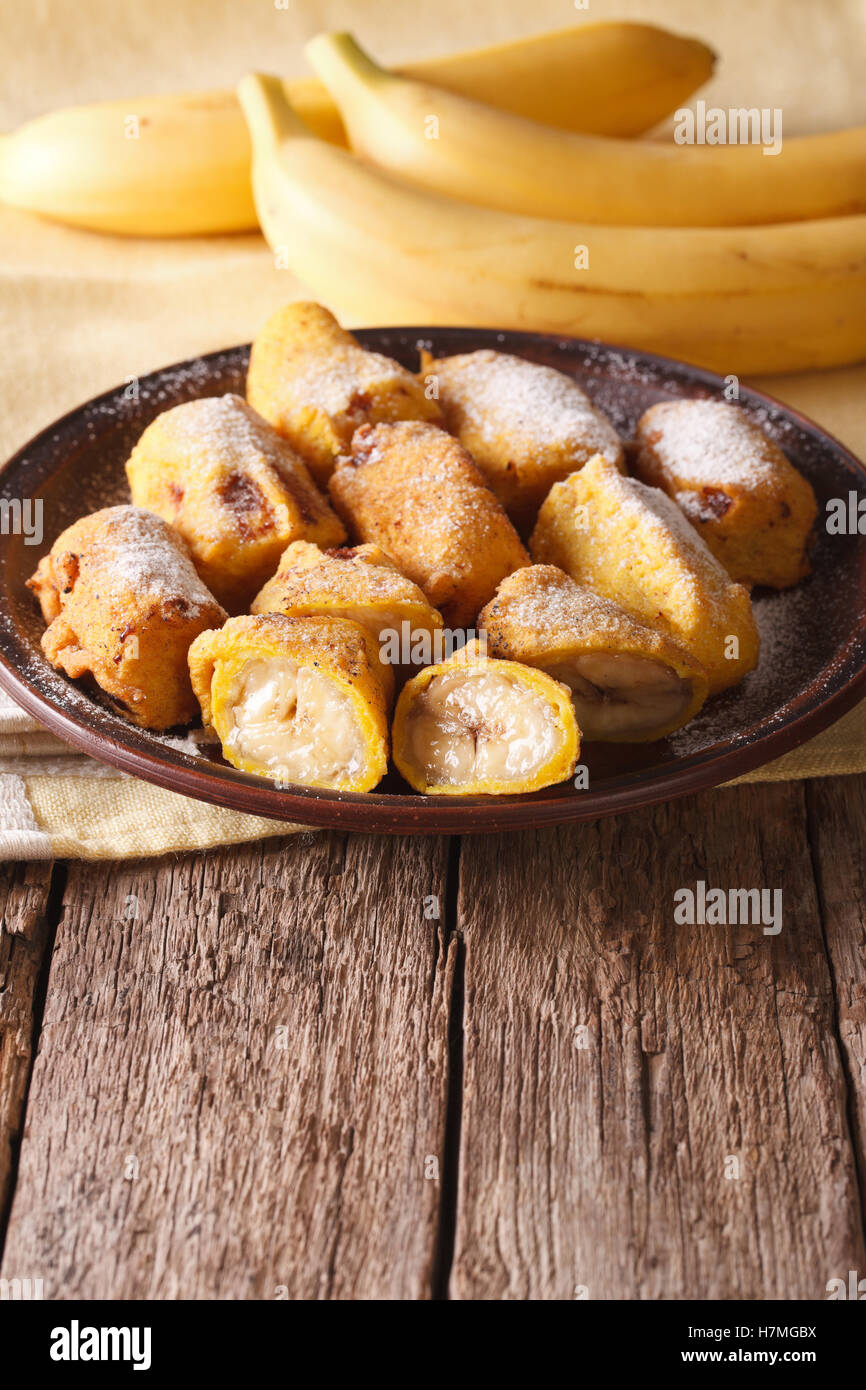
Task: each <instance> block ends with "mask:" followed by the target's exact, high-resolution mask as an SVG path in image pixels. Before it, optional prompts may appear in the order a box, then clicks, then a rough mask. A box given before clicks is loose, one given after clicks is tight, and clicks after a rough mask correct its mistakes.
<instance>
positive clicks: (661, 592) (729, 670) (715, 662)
mask: <svg viewBox="0 0 866 1390" xmlns="http://www.w3.org/2000/svg"><path fill="white" fill-rule="evenodd" d="M529 548H530V550H531V552H532V557H533V559H534V560H536V561H537V562H538V563H539V564H546V565H558V566H559V568H560V569H563V570H565V572H566V574H569V575H570V576H571V578H572V579H574V580H575V582H576V583H578V584H584V585H586V586H587V588H590V589H592V590H594V592H595V593H597V594H600V595H601V596H602V597H603V598H609V599H612V600H613V601H614V603H618V604H619V605H620V607H621V608H624V609H625V610H626V612H627V613H631V614H632V616H633V617H635V618H638V619H639V620H640V621H641V622H644V623H648V624H649V625H650V627H654V628H657V629H658V630H659V631H660V632H663V633H665V634H666V635H667V636H668V637H672V638H673V639H674V641H676V642H678V643H679V644H680V646H682V647H685V649H686V651H687V652H689V653H690V654H691V655H692V656H693V657H694V658H695V660H696V661H698V662H699V663H700V665H701V666H702V667H703V668H704V670H705V671H706V674H707V679H708V681H709V693H710V694H711V695H713V694H715V693H716V691H719V690H725V689H726V688H727V687H728V686H731V685H736V684H737V683H738V682H739V681H741V680H742V678H743V676H745V675H746V673H747V672H748V671H751V670H753V669H754V667H755V666H757V664H758V654H759V648H760V639H759V637H758V629H757V626H756V624H755V619H754V615H753V613H752V605H751V602H750V599H749V594H748V590H746V589H744V588H743V586H742V585H741V584H734V583H732V581H731V579H730V577H729V576H728V574H727V572H726V571H725V570H724V569H723V568H722V566H721V565H720V564H719V562H718V560H717V559H716V558H715V556H714V555H712V554H711V552H710V551H709V550H708V549H707V547H706V545H705V544H704V542H703V541H702V540H701V538H700V536H699V535H698V533H697V532H696V531H695V530H694V528H693V527H692V526H691V525H690V524H689V522H688V521H686V519H685V517H684V516H683V513H682V512H681V511H680V509H679V507H677V505H676V503H674V502H672V501H671V499H670V498H669V497H668V496H667V494H666V493H664V492H662V491H660V489H659V488H655V487H647V486H646V484H645V483H641V482H638V481H637V480H636V479H635V478H626V477H623V475H622V474H621V473H619V472H618V470H617V469H616V468H615V467H614V465H613V464H610V463H608V462H607V460H606V459H603V458H601V457H600V456H599V457H596V458H594V459H591V460H590V462H589V463H588V464H586V465H585V467H584V468H582V469H581V471H580V472H579V473H573V474H572V475H571V477H570V478H567V479H566V480H565V482H562V483H555V484H554V486H553V487H552V488H551V490H550V494H549V495H548V497H547V500H546V501H545V503H544V506H543V507H542V508H541V511H540V512H539V514H538V522H537V523H536V527H535V530H534V532H533V533H532V539H531V541H530V547H529Z"/></svg>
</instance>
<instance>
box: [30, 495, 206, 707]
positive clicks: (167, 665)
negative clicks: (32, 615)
mask: <svg viewBox="0 0 866 1390" xmlns="http://www.w3.org/2000/svg"><path fill="white" fill-rule="evenodd" d="M27 582H28V585H29V587H30V588H31V589H32V590H33V592H34V593H35V594H36V597H37V598H38V600H39V604H40V606H41V608H42V616H43V618H44V619H45V621H46V622H47V623H48V624H49V626H48V627H47V628H46V630H45V632H44V633H43V634H42V650H43V651H44V653H45V655H46V656H47V658H48V660H49V661H50V662H51V665H52V666H54V667H56V668H57V669H58V670H60V671H65V672H66V674H67V676H71V677H72V679H73V680H77V679H78V678H79V677H81V676H89V677H91V678H92V679H93V680H94V681H95V682H96V684H97V685H98V686H99V687H100V688H101V689H102V690H103V691H105V693H106V695H108V696H109V697H110V698H111V700H112V702H113V703H114V704H115V705H116V706H117V708H118V710H119V712H120V713H121V714H122V715H124V717H125V718H126V719H129V720H130V721H131V722H132V723H133V724H138V725H140V726H141V727H142V728H144V729H170V728H172V727H173V726H174V725H176V724H188V723H189V721H190V720H191V719H192V718H193V717H194V716H195V714H196V713H197V710H198V707H197V705H196V700H195V696H194V695H193V691H192V686H191V685H190V679H189V671H188V669H187V660H186V658H187V651H188V650H189V646H190V643H191V642H192V640H193V638H195V637H197V636H198V634H199V633H200V632H203V631H204V630H205V628H209V627H213V625H214V623H221V622H223V621H224V620H225V616H226V615H225V613H224V611H223V609H222V608H221V607H220V605H219V604H218V603H217V601H216V599H215V598H214V597H213V595H212V594H210V593H209V592H208V590H207V589H206V588H205V586H204V584H203V583H202V582H201V580H200V579H199V577H198V575H197V574H196V572H195V568H194V566H193V563H192V560H191V559H190V556H189V551H188V550H187V548H186V546H185V545H184V542H183V541H182V540H181V538H180V536H178V535H177V533H176V532H175V531H173V530H172V528H171V527H170V526H167V525H166V523H165V522H164V521H163V520H162V519H161V518H160V517H158V516H154V515H153V513H152V512H145V511H141V510H139V508H138V507H106V508H105V509H104V510H103V511H100V512H94V513H93V514H92V515H91V516H85V517H82V518H81V519H80V520H79V521H76V522H74V524H73V525H72V526H70V527H68V528H67V530H65V531H64V532H63V533H62V534H61V535H60V536H58V537H57V540H56V541H55V542H54V544H53V546H52V547H51V550H50V551H49V553H48V554H47V555H45V556H43V558H42V559H41V560H40V562H39V568H38V569H37V571H36V573H35V574H34V575H33V577H32V578H31V579H29V580H28V581H27Z"/></svg>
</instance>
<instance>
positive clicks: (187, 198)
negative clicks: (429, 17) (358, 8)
mask: <svg viewBox="0 0 866 1390" xmlns="http://www.w3.org/2000/svg"><path fill="white" fill-rule="evenodd" d="M713 63H714V58H713V54H712V52H711V51H710V49H708V48H707V47H706V45H704V44H702V43H699V42H698V41H697V40H695V39H687V38H681V37H680V36H679V35H676V34H671V33H668V32H667V31H666V30H664V29H657V28H654V27H653V26H651V25H648V24H619V23H611V24H588V25H578V26H576V27H574V28H571V29H563V30H560V31H559V32H557V33H553V34H543V35H540V36H538V37H536V38H531V39H521V40H517V41H516V42H513V43H507V44H498V45H495V46H494V47H492V48H482V49H476V50H473V51H471V52H467V53H458V54H456V55H454V56H452V57H446V58H436V59H432V60H429V61H427V62H424V63H418V64H410V65H409V66H407V67H406V68H405V69H403V71H405V72H406V73H409V74H411V75H415V76H417V77H418V78H419V79H421V80H424V81H429V82H437V83H439V84H441V86H443V87H445V88H447V89H450V90H451V91H454V92H458V93H463V94H464V95H470V96H472V95H474V96H477V97H478V98H479V99H481V100H486V101H493V102H495V103H497V104H499V105H502V106H505V107H508V108H509V109H511V110H514V111H517V112H519V113H521V114H523V115H530V116H535V117H536V118H537V119H538V120H542V121H549V122H551V123H552V124H555V125H560V126H565V127H568V128H571V129H585V130H591V131H603V132H605V133H607V134H617V135H635V134H638V133H640V132H641V131H642V130H646V129H648V128H649V127H650V126H652V125H654V124H655V123H656V122H657V121H659V120H661V119H662V117H663V116H665V115H667V114H668V112H670V111H672V110H673V109H674V108H675V107H676V106H677V105H678V104H680V103H681V102H683V101H685V100H686V98H687V97H688V96H689V95H690V94H691V92H693V91H694V90H695V88H696V87H698V86H700V84H701V83H702V82H705V81H706V79H707V78H708V77H709V76H710V74H711V72H712V69H713ZM286 92H287V94H288V96H289V98H290V100H291V101H292V103H293V105H294V106H295V107H296V109H297V110H298V111H299V112H300V114H301V116H302V118H303V119H304V121H305V122H306V123H307V124H308V125H309V126H310V127H311V128H312V129H313V130H314V131H315V132H316V134H317V135H321V136H322V137H323V138H325V139H327V140H330V141H333V142H334V143H337V144H344V143H345V132H344V130H343V126H342V123H341V120H340V116H339V113H338V111H337V108H336V106H335V105H334V103H333V101H332V100H331V98H330V96H329V95H328V92H327V90H326V88H325V87H323V85H322V83H321V82H319V81H317V80H316V79H315V78H307V79H301V80H300V81H297V82H288V83H286ZM136 121H137V124H136ZM249 163H250V148H249V138H248V136H247V131H246V126H245V124H244V120H243V117H242V115H241V112H240V108H239V107H238V104H237V99H236V97H235V95H234V93H233V92H201V93H184V94H180V95H171V96H158V97H146V98H138V99H129V100H125V101H116V102H102V103H99V104H96V105H92V106H80V107H73V108H71V109H68V110H64V111H57V112H54V113H52V114H50V115H47V116H42V117H40V118H39V119H38V120H35V121H31V122H29V123H28V124H27V125H25V126H23V127H22V128H21V129H20V130H18V131H16V132H15V133H14V134H12V135H3V136H0V201H2V202H5V203H7V204H9V205H11V206H13V207H19V208H24V209H25V210H27V211H29V212H36V213H40V214H42V215H43V216H45V217H53V218H55V219H57V220H59V221H61V222H70V223H72V224H73V225H74V226H78V227H88V228H91V229H93V230H95V231H103V232H121V233H126V234H128V235H132V236H182V235H194V234H208V233H212V232H235V231H244V230H248V229H249V228H252V227H255V226H256V214H255V207H254V204H253V198H252V191H251V188H250V177H249Z"/></svg>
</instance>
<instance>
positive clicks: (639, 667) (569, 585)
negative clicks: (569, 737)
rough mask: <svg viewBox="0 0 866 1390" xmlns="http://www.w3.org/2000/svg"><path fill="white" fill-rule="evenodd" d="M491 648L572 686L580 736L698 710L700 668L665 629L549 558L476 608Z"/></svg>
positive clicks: (617, 736) (683, 718) (612, 732)
mask: <svg viewBox="0 0 866 1390" xmlns="http://www.w3.org/2000/svg"><path fill="white" fill-rule="evenodd" d="M478 622H479V626H480V627H482V628H483V629H484V630H485V631H486V634H487V649H488V651H489V653H490V655H491V656H494V657H503V658H505V659H507V660H509V661H521V662H523V663H524V664H525V665H527V666H538V667H539V668H540V669H541V670H542V671H546V672H547V673H548V675H550V676H553V677H554V679H555V680H558V681H562V683H563V684H564V685H567V686H568V687H569V689H570V690H571V698H572V702H573V704H574V709H575V713H576V715H577V722H578V724H579V725H580V731H581V733H582V735H583V737H584V738H586V739H590V740H593V739H598V740H601V741H603V742H606V743H644V742H648V741H650V740H652V739H657V738H664V737H665V736H666V735H667V734H670V733H673V731H674V729H679V728H681V727H682V725H683V724H686V723H688V721H689V720H690V719H691V718H692V717H693V716H694V715H695V714H697V712H698V710H699V709H700V707H701V705H702V704H703V703H704V700H705V699H706V696H707V678H706V675H705V673H704V670H703V668H702V667H701V666H700V665H699V663H698V662H697V661H695V659H694V657H691V656H689V654H688V652H686V651H684V650H683V648H682V647H680V646H678V644H677V643H676V642H674V641H673V640H672V639H671V638H670V637H666V636H665V635H664V634H663V633H661V632H657V631H656V630H655V629H654V628H651V627H647V625H646V624H645V623H641V622H638V620H637V619H636V618H633V617H631V616H630V615H629V614H628V613H626V612H625V611H624V609H622V608H620V607H619V605H618V604H616V603H613V602H612V601H611V600H610V599H605V598H600V597H599V595H598V594H594V593H593V592H592V590H591V589H587V588H584V587H583V586H582V585H580V584H575V582H574V580H573V579H569V577H568V575H567V574H564V573H563V571H562V570H560V569H557V568H556V566H555V565H532V566H531V567H530V568H529V569H523V570H517V571H516V572H515V573H514V574H512V575H509V577H508V578H507V579H503V581H502V583H501V584H500V586H499V588H498V589H497V591H496V596H495V598H493V599H492V600H491V602H490V603H488V605H487V607H486V608H484V609H483V610H482V612H481V614H480V616H479V620H478Z"/></svg>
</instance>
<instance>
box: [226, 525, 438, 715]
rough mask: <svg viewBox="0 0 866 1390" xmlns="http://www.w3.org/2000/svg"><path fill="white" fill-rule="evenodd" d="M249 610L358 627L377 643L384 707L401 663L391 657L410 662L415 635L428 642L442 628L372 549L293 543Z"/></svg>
mask: <svg viewBox="0 0 866 1390" xmlns="http://www.w3.org/2000/svg"><path fill="white" fill-rule="evenodd" d="M251 611H252V612H253V613H291V614H293V615H294V616H295V617H302V616H303V615H304V614H310V613H324V614H327V613H330V614H332V615H333V616H335V617H338V618H351V619H352V620H353V621H354V622H356V623H360V624H361V625H362V626H363V627H366V628H367V629H368V630H369V631H370V633H371V634H372V636H373V639H374V641H375V643H376V650H377V652H378V653H379V658H380V660H381V661H382V663H383V672H384V677H385V683H386V690H387V691H388V692H389V702H390V698H393V691H394V677H395V674H396V673H395V670H394V666H395V664H396V665H398V666H400V665H401V664H402V663H401V662H400V661H399V660H397V661H396V662H395V660H394V653H395V652H396V653H397V654H398V656H399V655H400V654H401V653H402V652H403V651H405V653H406V656H407V658H408V657H410V655H411V650H412V645H413V642H415V640H416V638H417V637H418V636H421V637H422V638H423V637H424V635H425V634H426V635H427V637H428V638H432V635H433V633H435V632H436V631H438V630H439V629H441V627H442V625H443V624H442V615H441V613H438V612H437V611H436V609H435V608H433V607H431V605H430V604H429V603H428V602H427V600H426V598H425V597H424V595H423V593H422V592H421V590H420V589H419V588H418V585H417V584H413V583H412V581H411V579H405V578H404V577H403V575H402V574H400V572H399V570H398V569H397V568H396V566H395V565H394V562H393V560H392V559H391V557H390V556H389V555H386V554H385V552H384V551H383V550H380V549H379V547H378V546H376V545H356V546H350V547H345V548H343V549H341V550H325V551H322V550H320V549H319V548H318V546H316V545H311V544H310V543H309V542H308V541H294V542H293V544H292V545H290V546H289V547H288V549H287V550H286V551H285V553H284V554H283V557H282V559H281V560H280V566H279V569H278V570H277V573H276V574H275V575H274V577H273V579H269V580H268V582H267V584H266V585H265V587H264V588H263V589H262V590H261V592H260V593H259V594H257V596H256V598H255V599H254V600H253V605H252V609H251ZM404 624H406V627H404ZM426 645H430V642H429V641H428V643H427V644H426ZM406 664H407V666H408V665H410V664H411V663H410V662H409V661H408V660H407V663H406ZM407 673H408V672H407Z"/></svg>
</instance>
